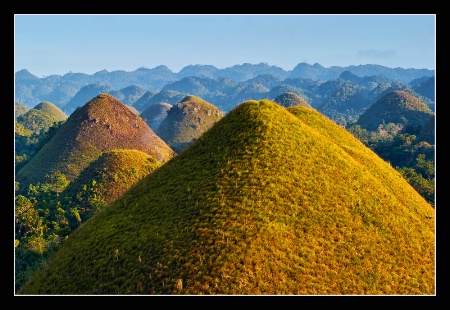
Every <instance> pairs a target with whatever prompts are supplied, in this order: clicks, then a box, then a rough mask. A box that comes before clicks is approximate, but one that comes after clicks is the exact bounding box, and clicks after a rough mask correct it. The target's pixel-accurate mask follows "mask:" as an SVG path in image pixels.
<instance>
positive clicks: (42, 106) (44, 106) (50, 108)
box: [33, 101, 67, 121]
mask: <svg viewBox="0 0 450 310" xmlns="http://www.w3.org/2000/svg"><path fill="white" fill-rule="evenodd" d="M33 109H36V110H40V111H44V112H47V113H49V114H51V115H54V116H55V117H56V118H57V119H58V120H59V121H65V120H66V119H67V115H66V113H64V112H63V111H62V110H61V109H60V108H58V107H57V106H56V105H54V104H53V103H51V102H48V101H43V102H41V103H39V104H37V105H36V106H35V107H34V108H33Z"/></svg>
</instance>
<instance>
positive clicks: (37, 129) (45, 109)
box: [16, 102, 67, 134]
mask: <svg viewBox="0 0 450 310" xmlns="http://www.w3.org/2000/svg"><path fill="white" fill-rule="evenodd" d="M66 119H67V115H66V114H65V113H64V112H63V111H61V110H60V109H59V108H58V107H57V106H55V105H54V104H52V103H50V102H41V103H39V104H37V105H36V106H35V107H34V108H32V109H29V110H28V111H27V112H25V113H23V114H21V115H19V116H18V117H17V118H16V121H17V123H18V124H21V125H23V127H24V128H25V129H28V130H30V131H31V132H33V133H36V134H39V133H44V132H46V131H48V130H49V128H50V127H52V126H53V125H55V124H57V123H59V122H61V121H65V120H66Z"/></svg>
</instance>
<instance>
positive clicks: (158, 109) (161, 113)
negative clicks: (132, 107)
mask: <svg viewBox="0 0 450 310" xmlns="http://www.w3.org/2000/svg"><path fill="white" fill-rule="evenodd" d="M170 108H172V105H171V104H169V103H167V102H158V103H155V104H152V105H150V106H149V107H148V108H147V109H145V110H144V111H143V112H142V113H140V114H139V116H140V117H141V118H142V119H143V120H144V121H145V122H146V123H147V125H148V126H149V127H150V128H151V129H153V130H154V131H156V129H157V128H158V127H159V125H161V122H162V121H163V120H164V119H165V118H166V117H167V112H168V111H169V110H170Z"/></svg>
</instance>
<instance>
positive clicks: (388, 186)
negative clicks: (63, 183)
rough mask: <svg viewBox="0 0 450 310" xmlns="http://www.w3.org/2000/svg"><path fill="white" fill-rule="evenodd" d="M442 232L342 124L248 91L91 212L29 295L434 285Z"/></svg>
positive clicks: (424, 288) (409, 290)
mask: <svg viewBox="0 0 450 310" xmlns="http://www.w3.org/2000/svg"><path fill="white" fill-rule="evenodd" d="M336 136H339V138H336ZM434 237H435V235H434V210H433V208H432V207H431V206H430V205H429V204H428V203H427V202H426V201H425V200H424V199H423V198H422V197H421V196H420V195H419V194H418V193H417V192H415V191H414V190H413V189H412V187H411V186H410V185H409V184H408V183H407V182H406V180H405V179H403V178H402V177H401V175H400V174H399V173H398V172H396V170H395V169H394V168H392V167H391V166H390V165H389V164H387V163H386V162H384V161H383V160H382V159H381V158H379V157H377V156H376V155H375V154H374V153H373V152H372V151H371V150H370V149H368V148H366V147H365V146H364V145H363V144H362V143H361V142H359V141H358V140H357V139H356V138H354V137H353V136H352V135H351V134H350V133H348V132H347V131H346V130H345V129H344V128H341V127H339V126H338V125H337V124H335V123H333V122H332V121H330V120H329V119H327V118H326V117H324V116H323V115H321V114H320V113H318V112H317V111H315V110H314V109H309V108H305V107H301V106H300V107H295V108H293V109H291V110H288V109H286V108H284V107H282V106H280V105H279V104H276V103H275V102H273V101H269V100H262V101H247V102H244V103H242V104H240V105H238V106H237V107H235V108H234V109H233V110H231V111H230V112H229V113H228V114H227V115H225V116H224V117H223V118H222V119H221V120H219V121H218V122H217V123H216V124H215V125H214V126H213V127H211V129H210V130H208V131H207V132H205V133H204V134H203V135H202V136H201V137H200V138H199V139H198V140H196V141H195V142H193V143H192V145H191V146H190V147H188V148H187V149H186V150H185V151H183V152H181V153H180V154H179V155H177V156H176V157H174V158H173V159H172V160H170V161H169V162H167V163H166V164H164V165H162V166H161V167H159V168H158V169H157V170H155V171H154V172H153V173H151V174H150V175H148V176H146V177H145V178H144V179H142V180H141V181H139V182H138V183H137V184H136V185H135V186H133V187H132V188H131V189H130V190H129V191H127V192H126V193H125V194H124V195H123V196H121V197H120V198H119V199H117V200H116V201H114V202H113V203H112V204H111V205H109V206H108V207H107V208H106V209H104V210H103V211H101V212H100V213H98V214H96V215H95V216H93V217H92V218H91V219H90V220H89V221H87V222H85V223H84V225H83V226H81V227H80V228H78V230H77V231H76V232H75V233H74V234H72V235H70V236H69V238H68V239H67V240H66V241H65V243H63V244H62V245H61V248H60V249H59V250H58V252H56V253H55V254H54V255H53V256H52V257H51V258H50V259H49V260H48V262H47V264H46V266H45V267H44V268H42V269H41V270H39V271H38V272H37V273H36V274H34V276H33V277H32V278H31V279H30V281H29V282H28V283H27V284H26V285H25V286H24V288H23V291H22V292H20V293H21V294H35V293H40V294H49V293H50V294H150V295H153V294H177V295H180V294H182V295H183V294H184V295H192V294H198V295H200V294H202V295H204V294H220V295H229V294H244V295H248V294H254V295H261V294H268V295H274V294H295V295H318V294H343V295H344V294H347V295H354V294H369V295H371V294H393V295H395V294H407V295H409V294H433V293H434V280H435V273H434V272H435V269H434ZM93 244H95V246H93ZM112 268H113V269H112ZM111 270H114V273H112V272H111ZM98 279H102V281H98ZM80 283H83V285H80ZM162 283H164V285H162Z"/></svg>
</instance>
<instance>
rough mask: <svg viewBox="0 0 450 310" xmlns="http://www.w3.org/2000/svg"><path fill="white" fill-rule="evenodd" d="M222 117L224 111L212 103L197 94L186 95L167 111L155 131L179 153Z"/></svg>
mask: <svg viewBox="0 0 450 310" xmlns="http://www.w3.org/2000/svg"><path fill="white" fill-rule="evenodd" d="M222 117H223V113H222V111H220V109H219V108H217V107H215V106H214V105H212V104H211V103H209V102H206V101H205V100H203V99H201V98H199V97H196V96H186V97H184V98H183V100H181V101H180V103H178V104H177V105H174V106H173V107H172V108H171V109H170V110H168V111H167V116H166V117H165V118H164V120H162V122H161V124H160V125H159V127H158V128H157V129H156V130H155V132H156V134H157V135H158V136H160V137H161V139H163V140H164V141H165V142H166V143H167V144H168V145H169V146H170V147H171V148H172V149H173V150H174V151H175V152H177V153H179V152H181V151H182V150H184V149H185V148H186V147H187V146H189V145H190V144H191V143H192V142H193V141H194V140H195V139H198V138H199V137H200V136H201V135H203V134H204V133H205V132H206V131H207V130H208V129H209V128H211V127H212V126H213V125H214V124H215V123H216V122H217V121H219V120H220V119H221V118H222Z"/></svg>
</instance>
